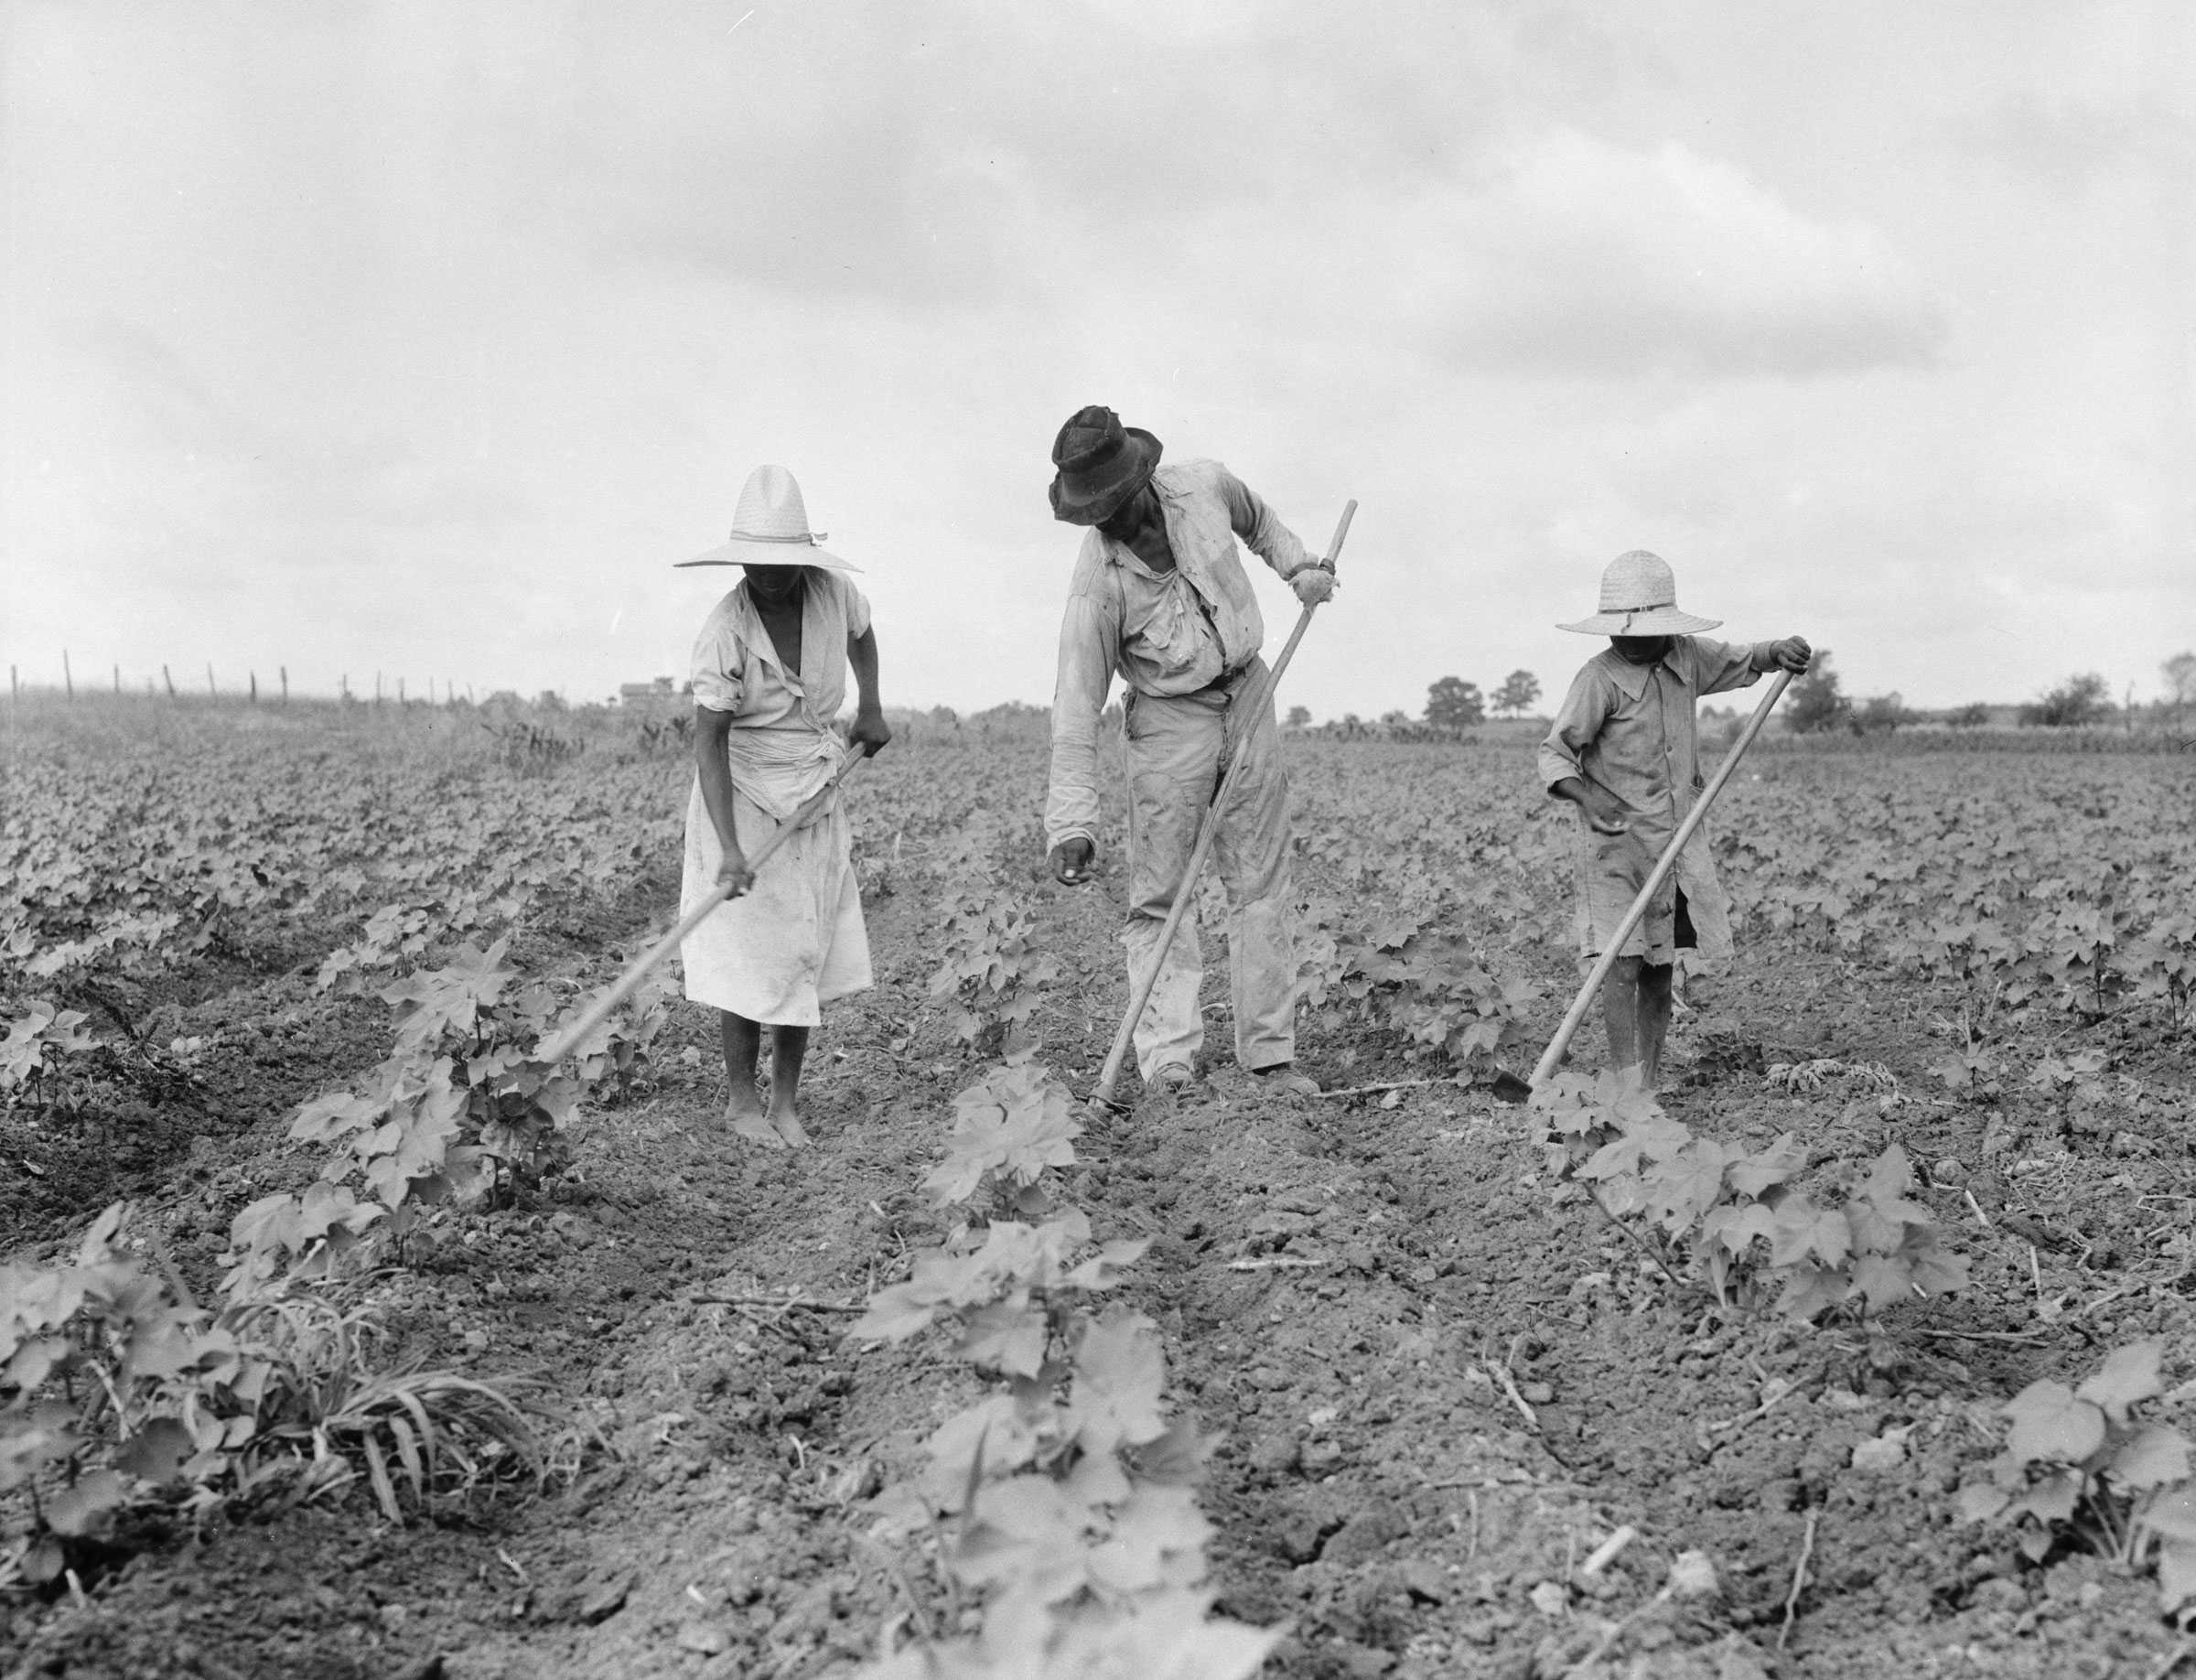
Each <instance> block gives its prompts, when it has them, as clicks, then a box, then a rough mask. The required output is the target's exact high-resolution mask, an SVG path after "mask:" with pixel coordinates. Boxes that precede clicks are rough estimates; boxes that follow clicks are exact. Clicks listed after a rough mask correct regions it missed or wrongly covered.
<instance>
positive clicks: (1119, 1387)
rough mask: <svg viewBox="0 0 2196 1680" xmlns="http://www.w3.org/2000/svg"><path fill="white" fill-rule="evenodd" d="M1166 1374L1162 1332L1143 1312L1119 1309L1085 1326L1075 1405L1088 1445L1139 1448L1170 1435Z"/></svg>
mask: <svg viewBox="0 0 2196 1680" xmlns="http://www.w3.org/2000/svg"><path fill="white" fill-rule="evenodd" d="M1166 1376H1167V1366H1166V1360H1165V1357H1164V1356H1163V1354H1162V1353H1161V1352H1160V1349H1159V1338H1158V1334H1157V1330H1156V1329H1155V1327H1154V1326H1153V1324H1152V1322H1151V1320H1150V1319H1146V1317H1144V1316H1143V1314H1141V1313H1136V1312H1116V1313H1114V1314H1113V1315H1111V1316H1110V1317H1108V1318H1106V1319H1102V1320H1100V1321H1099V1322H1098V1323H1095V1324H1093V1325H1092V1326H1091V1327H1090V1328H1089V1329H1088V1330H1085V1331H1084V1332H1083V1336H1082V1342H1081V1343H1080V1344H1079V1345H1078V1346H1077V1347H1076V1350H1075V1388H1074V1399H1073V1401H1072V1403H1071V1418H1072V1423H1071V1427H1072V1428H1073V1430H1074V1434H1075V1438H1076V1440H1077V1441H1078V1442H1079V1443H1080V1444H1081V1445H1082V1448H1083V1450H1084V1451H1086V1452H1110V1451H1112V1450H1113V1449H1114V1448H1116V1447H1124V1446H1125V1447H1139V1446H1142V1445H1143V1444H1144V1443H1145V1442H1146V1441H1156V1440H1157V1439H1158V1438H1159V1437H1161V1436H1162V1435H1164V1434H1166V1433H1167V1419H1166V1416H1165V1413H1164V1410H1163V1408H1162V1407H1161V1405H1160V1404H1159V1391H1160V1389H1161V1387H1162V1386H1163V1385H1164V1384H1165V1382H1166Z"/></svg>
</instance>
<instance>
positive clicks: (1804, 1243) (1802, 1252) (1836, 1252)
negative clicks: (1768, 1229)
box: [1769, 1196, 1852, 1266]
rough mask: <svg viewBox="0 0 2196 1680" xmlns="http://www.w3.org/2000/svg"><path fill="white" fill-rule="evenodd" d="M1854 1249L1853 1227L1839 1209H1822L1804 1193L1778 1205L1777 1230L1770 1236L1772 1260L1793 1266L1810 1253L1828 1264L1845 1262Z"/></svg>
mask: <svg viewBox="0 0 2196 1680" xmlns="http://www.w3.org/2000/svg"><path fill="white" fill-rule="evenodd" d="M1851 1248H1852V1227H1851V1226H1850V1225H1848V1224H1847V1223H1846V1216H1845V1213H1844V1212H1843V1211H1842V1210H1840V1209H1837V1208H1819V1207H1817V1206H1815V1204H1814V1202H1812V1201H1808V1200H1807V1198H1806V1197H1804V1196H1787V1197H1786V1198H1785V1199H1784V1200H1783V1201H1781V1202H1779V1203H1778V1204H1777V1211H1776V1229H1775V1232H1774V1233H1773V1234H1772V1235H1771V1238H1770V1253H1769V1263H1770V1264H1771V1265H1778V1266H1783V1265H1795V1264H1797V1263H1798V1262H1800V1261H1802V1260H1804V1259H1806V1258H1807V1257H1809V1256H1810V1255H1812V1256H1814V1258H1815V1259H1816V1260H1819V1261H1820V1262H1821V1263H1822V1264H1823V1265H1826V1266H1835V1265H1842V1264H1843V1263H1844V1261H1845V1258H1846V1255H1847V1254H1848V1253H1849V1252H1850V1251H1851Z"/></svg>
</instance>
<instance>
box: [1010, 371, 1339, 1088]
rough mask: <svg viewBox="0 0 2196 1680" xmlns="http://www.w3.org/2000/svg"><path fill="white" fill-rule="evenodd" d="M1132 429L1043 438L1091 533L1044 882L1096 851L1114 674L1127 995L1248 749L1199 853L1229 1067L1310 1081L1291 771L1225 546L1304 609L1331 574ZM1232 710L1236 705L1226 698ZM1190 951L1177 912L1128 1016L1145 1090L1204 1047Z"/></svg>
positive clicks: (1217, 478)
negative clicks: (1227, 989) (1212, 871)
mask: <svg viewBox="0 0 2196 1680" xmlns="http://www.w3.org/2000/svg"><path fill="white" fill-rule="evenodd" d="M1159 453H1160V444H1159V440H1158V439H1157V438H1156V437H1154V436H1152V435H1151V434H1150V433H1149V432H1146V431H1140V430H1138V429H1136V427H1133V426H1124V425H1122V424H1121V421H1120V419H1119V417H1118V416H1117V415H1114V411H1113V410H1112V409H1110V408H1098V407H1092V408H1085V409H1083V410H1082V411H1081V412H1080V413H1078V414H1077V415H1075V416H1074V417H1073V418H1072V419H1071V420H1070V421H1069V422H1068V423H1067V424H1066V425H1063V426H1062V427H1060V436H1059V437H1058V438H1057V439H1056V440H1055V441H1054V443H1053V445H1052V462H1053V465H1054V466H1055V467H1057V468H1059V474H1058V476H1057V477H1056V478H1054V479H1053V480H1052V512H1053V515H1054V516H1055V517H1056V518H1058V519H1060V520H1063V521H1065V522H1067V523H1069V524H1071V525H1082V526H1085V527H1087V528H1088V534H1087V535H1085V536H1084V538H1083V540H1082V554H1081V555H1080V556H1078V558H1077V560H1076V563H1075V578H1074V582H1073V584H1072V585H1071V588H1070V591H1069V595H1068V610H1067V615H1066V617H1065V619H1063V621H1062V622H1061V624H1060V675H1059V685H1058V687H1057V688H1056V690H1055V691H1054V695H1053V700H1052V785H1051V793H1050V799H1049V801H1048V802H1047V804H1046V808H1045V842H1046V845H1049V846H1050V848H1051V866H1052V872H1053V874H1054V876H1055V877H1056V878H1058V879H1060V880H1061V881H1064V882H1067V883H1069V884H1070V885H1073V884H1075V883H1077V882H1080V881H1083V880H1087V879H1088V878H1090V875H1091V869H1092V865H1093V862H1094V861H1095V858H1096V855H1097V833H1098V792H1097V747H1096V731H1097V723H1098V715H1099V712H1100V710H1101V709H1102V708H1103V706H1104V705H1105V696H1106V690H1107V688H1108V687H1109V686H1110V685H1111V684H1112V682H1113V678H1114V673H1115V672H1116V671H1118V672H1119V673H1121V679H1122V681H1123V683H1124V684H1125V686H1126V694H1125V696H1124V698H1123V703H1122V732H1123V734H1124V736H1125V739H1126V754H1127V760H1128V793H1129V817H1128V841H1129V844H1128V856H1129V894H1128V925H1127V928H1126V930H1125V932H1124V933H1123V935H1122V938H1123V942H1124V943H1125V944H1126V945H1127V947H1128V969H1129V977H1130V983H1131V985H1134V984H1135V981H1136V977H1137V976H1138V975H1143V974H1145V973H1146V972H1147V971H1148V970H1149V968H1150V966H1151V961H1152V956H1153V953H1155V952H1156V950H1157V945H1158V936H1159V930H1160V927H1161V925H1162V924H1163V923H1164V922H1165V921H1166V919H1167V913H1168V910H1170V909H1171V908H1172V907H1173V904H1174V897H1175V894H1176V893H1177V892H1178V891H1179V890H1181V888H1182V886H1183V877H1184V876H1185V875H1186V874H1187V873H1188V871H1189V854H1190V851H1191V850H1192V849H1193V848H1194V846H1195V845H1196V842H1197V831H1198V826H1199V824H1200V823H1201V822H1202V820H1203V818H1204V815H1205V813H1206V810H1207V809H1208V807H1209V806H1210V804H1211V799H1212V796H1213V794H1214V792H1216V791H1217V789H1218V787H1219V783H1220V779H1221V778H1222V776H1224V775H1225V774H1226V773H1227V768H1228V760H1229V759H1230V758H1231V757H1232V756H1233V753H1234V750H1235V746H1236V743H1237V741H1238V740H1239V739H1241V738H1244V737H1245V736H1247V738H1248V739H1249V741H1250V748H1249V750H1248V752H1247V754H1246V755H1245V759H1244V762H1243V773H1242V775H1241V776H1240V777H1239V778H1238V779H1237V781H1236V784H1235V788H1234V791H1233V792H1232V793H1231V794H1230V795H1229V799H1228V803H1227V806H1226V808H1225V809H1223V810H1222V812H1221V813H1219V818H1218V822H1219V828H1218V831H1217V832H1216V833H1215V835H1213V846H1212V850H1213V856H1214V857H1215V858H1216V859H1217V861H1218V863H1219V865H1220V877H1221V881H1222V884H1223V885H1224V886H1225V887H1226V888H1227V894H1228V912H1229V913H1228V967H1229V971H1230V975H1229V978H1230V984H1231V992H1232V996H1233V1004H1234V1017H1235V1059H1236V1061H1239V1062H1240V1063H1241V1064H1242V1065H1243V1067H1244V1068H1245V1069H1246V1070H1248V1071H1249V1072H1251V1073H1253V1074H1254V1075H1256V1076H1258V1077H1260V1078H1261V1079H1262V1080H1265V1081H1267V1082H1270V1084H1271V1087H1272V1088H1275V1089H1280V1090H1290V1091H1296V1092H1299V1093H1308V1092H1316V1091H1317V1090H1318V1086H1316V1085H1314V1084H1313V1083H1312V1082H1310V1081H1309V1080H1308V1079H1306V1078H1304V1077H1303V1076H1302V1075H1301V1074H1298V1073H1296V1072H1293V1071H1292V1068H1291V1063H1292V1062H1293V1061H1294V1060H1295V1056H1296V978H1297V961H1296V942H1295V936H1294V927H1293V920H1294V916H1293V910H1292V908H1291V905H1290V902H1289V899H1290V888H1289V866H1288V779H1287V776H1286V772H1285V771H1284V770H1283V769H1282V764H1281V751H1280V740H1279V736H1278V733H1277V731H1276V729H1275V727H1274V707H1273V696H1272V695H1270V694H1264V695H1262V696H1261V697H1257V698H1256V699H1255V703H1254V704H1252V703H1251V702H1252V696H1253V692H1254V690H1258V689H1261V688H1262V687H1263V682H1262V679H1263V677H1264V675H1265V662H1264V661H1263V660H1261V659H1260V658H1259V657H1258V649H1259V645H1260V643H1261V642H1262V641H1264V640H1265V621H1264V620H1263V619H1261V618H1260V617H1259V614H1258V602H1257V598H1256V597H1255V596H1254V595H1253V594H1252V592H1251V580H1250V578H1249V576H1246V575H1245V573H1244V571H1243V562H1242V560H1241V559H1240V558H1239V557H1238V556H1237V554H1236V548H1235V543H1236V539H1237V538H1239V537H1240V538H1241V539H1242V540H1243V543H1244V544H1247V545H1248V546H1249V547H1250V549H1251V550H1252V552H1254V554H1256V555H1258V556H1259V558H1261V559H1262V560H1264V561H1265V563H1266V565H1270V566H1272V567H1273V568H1274V570H1275V571H1276V573H1278V574H1279V575H1280V576H1282V577H1284V578H1286V579H1287V581H1288V585H1289V587H1290V588H1292V589H1293V590H1295V592H1296V595H1297V599H1298V600H1300V601H1302V602H1304V603H1305V604H1307V605H1311V604H1313V603H1316V602H1319V601H1323V600H1325V599H1327V598H1329V596H1330V595H1332V594H1333V593H1334V574H1333V573H1332V572H1330V571H1329V570H1328V569H1327V568H1326V567H1325V566H1324V565H1321V564H1320V562H1319V560H1318V559H1317V558H1315V557H1314V556H1312V555H1308V554H1306V553H1305V551H1304V545H1303V544H1301V543H1299V542H1298V541H1297V539H1296V537H1295V535H1294V534H1293V533H1291V532H1290V531H1289V530H1288V528H1287V527H1286V525H1284V524H1282V522H1280V521H1279V520H1278V519H1276V518H1275V517H1274V514H1273V512H1272V510H1271V509H1269V508H1268V507H1267V506H1266V505H1265V502H1264V501H1261V500H1259V498H1258V496H1257V494H1256V493H1255V492H1254V491H1253V490H1251V489H1250V488H1249V486H1247V485H1245V484H1244V483H1243V480H1242V479H1238V478H1237V477H1236V476H1235V475H1234V474H1233V473H1232V472H1230V471H1229V470H1228V469H1227V468H1225V467H1222V465H1221V464H1220V463H1219V462H1218V461H1184V462H1181V463H1179V464H1176V465H1169V466H1165V467H1162V466H1160V465H1159ZM1238 701H1243V702H1244V704H1243V705H1238V704H1237V702H1238ZM1203 973H1204V959H1203V956H1202V953H1200V950H1199V948H1198V937H1197V921H1196V919H1195V918H1194V917H1186V918H1185V919H1184V920H1183V922H1182V925H1181V927H1180V928H1179V930H1178V932H1176V934H1175V939H1174V943H1173V946H1172V948H1171V949H1170V950H1169V951H1168V953H1167V962H1166V967H1165V968H1164V969H1163V970H1162V971H1161V973H1160V975H1159V980H1158V984H1157V986H1156V987H1154V988H1153V991H1152V994H1151V1002H1150V1004H1149V1005H1148V1006H1147V1007H1146V1009H1145V1011H1144V1017H1143V1018H1142V1019H1141V1020H1140V1021H1138V1022H1137V1023H1136V1067H1137V1070H1138V1072H1141V1073H1142V1074H1143V1076H1144V1082H1145V1084H1146V1087H1147V1088H1152V1089H1168V1090H1179V1088H1180V1087H1181V1086H1183V1085H1186V1084H1188V1083H1189V1082H1190V1081H1191V1080H1192V1079H1194V1078H1195V1077H1196V1074H1195V1058H1196V1056H1197V1053H1198V1050H1199V1049H1200V1046H1201V1044H1202V1042H1203V1039H1204V1028H1203V1017H1202V1014H1201V1013H1200V1009H1199V1007H1198V991H1199V986H1200V982H1201V980H1202V978H1203Z"/></svg>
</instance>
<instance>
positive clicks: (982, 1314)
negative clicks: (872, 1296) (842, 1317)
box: [857, 1299, 1045, 1376]
mask: <svg viewBox="0 0 2196 1680" xmlns="http://www.w3.org/2000/svg"><path fill="white" fill-rule="evenodd" d="M857 1328H858V1327H857ZM955 1352H958V1353H959V1354H960V1355H961V1357H962V1358H963V1359H965V1360H967V1361H968V1362H970V1363H971V1364H973V1365H974V1366H976V1367H977V1369H979V1370H983V1371H1004V1372H1006V1373H1009V1374H1011V1375H1014V1376H1035V1375H1036V1374H1037V1373H1038V1369H1039V1366H1041V1365H1042V1364H1043V1363H1044V1362H1045V1315H1044V1314H1043V1313H1042V1312H1041V1311H1039V1309H1038V1308H1034V1307H1032V1306H1030V1305H1029V1304H1028V1300H1027V1299H1024V1300H1021V1301H994V1302H993V1303H992V1304H991V1305H990V1306H988V1307H979V1308H976V1310H975V1311H974V1312H972V1313H970V1314H969V1315H968V1316H967V1318H966V1319H963V1322H962V1327H961V1345H960V1347H959V1348H958V1349H956V1350H955Z"/></svg>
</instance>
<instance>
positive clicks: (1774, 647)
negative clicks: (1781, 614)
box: [1755, 636, 1814, 676]
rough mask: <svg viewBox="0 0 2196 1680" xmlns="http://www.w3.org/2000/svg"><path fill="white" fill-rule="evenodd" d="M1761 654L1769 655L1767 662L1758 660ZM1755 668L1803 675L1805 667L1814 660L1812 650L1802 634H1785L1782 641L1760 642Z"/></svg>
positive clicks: (1805, 670)
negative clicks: (1763, 662) (1761, 662)
mask: <svg viewBox="0 0 2196 1680" xmlns="http://www.w3.org/2000/svg"><path fill="white" fill-rule="evenodd" d="M1761 654H1767V655H1768V656H1769V663H1768V664H1766V665H1764V664H1760V662H1759V661H1760V656H1761ZM1755 658H1756V666H1755V668H1756V669H1757V670H1760V671H1789V672H1791V673H1792V675H1794V676H1805V675H1806V674H1807V667H1808V665H1809V664H1811V663H1812V662H1814V649H1813V648H1811V647H1809V646H1808V645H1807V638H1806V637H1804V636H1787V637H1785V638H1784V640H1783V641H1771V642H1765V643H1763V644H1762V646H1761V647H1760V650H1759V651H1758V652H1757V653H1756V655H1755Z"/></svg>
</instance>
